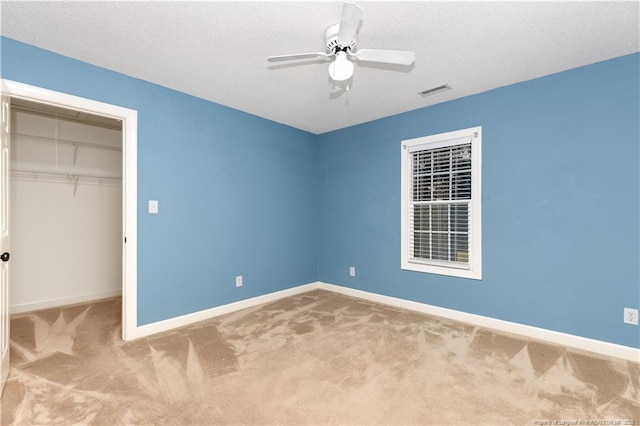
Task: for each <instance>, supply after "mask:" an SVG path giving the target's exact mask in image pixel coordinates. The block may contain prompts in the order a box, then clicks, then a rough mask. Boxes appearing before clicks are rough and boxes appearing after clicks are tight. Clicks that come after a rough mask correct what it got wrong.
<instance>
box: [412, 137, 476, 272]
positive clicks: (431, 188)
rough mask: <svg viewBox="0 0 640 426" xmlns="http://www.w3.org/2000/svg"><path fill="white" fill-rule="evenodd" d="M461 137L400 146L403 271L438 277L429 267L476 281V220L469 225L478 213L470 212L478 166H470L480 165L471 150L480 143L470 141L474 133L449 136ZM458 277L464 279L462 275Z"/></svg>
mask: <svg viewBox="0 0 640 426" xmlns="http://www.w3.org/2000/svg"><path fill="white" fill-rule="evenodd" d="M467 130H469V129H467ZM461 132H464V131H459V132H452V133H449V134H443V135H436V136H432V137H427V138H420V139H417V140H413V141H404V142H403V151H404V152H403V178H404V179H403V186H404V187H403V188H402V189H403V206H402V207H403V219H404V222H403V227H402V228H403V267H405V269H413V270H421V271H425V272H438V271H437V270H433V269H428V267H429V266H433V267H435V268H441V269H442V268H445V269H447V270H450V269H456V270H467V271H470V270H472V269H475V271H474V272H473V273H471V274H467V275H468V276H469V277H472V278H477V276H475V275H477V274H476V272H478V270H479V265H478V263H477V261H476V260H477V259H475V258H474V256H477V257H479V253H476V252H475V250H476V248H479V244H478V243H479V242H478V243H476V242H475V241H474V238H476V237H478V238H479V234H480V233H479V221H475V220H474V219H476V218H474V215H475V214H477V215H478V216H479V210H478V209H474V203H476V201H477V203H478V204H479V199H477V198H476V195H477V196H479V194H475V192H476V191H477V190H478V188H479V186H478V185H474V179H475V178H478V179H479V177H477V176H476V175H474V171H475V166H479V165H476V164H474V159H477V160H476V161H478V162H479V155H474V154H479V153H475V152H474V150H475V149H479V144H475V143H474V138H477V135H478V132H473V133H469V132H467V134H466V135H465V136H464V137H456V138H452V137H451V136H458V135H459V134H460V133H461ZM438 136H440V137H438ZM407 142H412V143H407ZM405 156H406V157H405ZM405 168H406V169H405ZM478 192H479V191H478ZM477 219H479V217H478V218H477ZM474 223H478V229H474ZM476 231H478V232H477V233H476ZM478 252H479V250H478ZM411 265H414V266H411ZM415 265H417V266H415ZM420 265H425V267H426V268H427V269H423V268H421V267H420ZM438 273H447V272H446V271H445V272H443V271H442V270H440V272H438ZM461 274H463V276H467V275H465V274H466V273H465V272H461ZM452 275H459V274H456V273H455V272H454V273H452ZM471 275H474V276H471Z"/></svg>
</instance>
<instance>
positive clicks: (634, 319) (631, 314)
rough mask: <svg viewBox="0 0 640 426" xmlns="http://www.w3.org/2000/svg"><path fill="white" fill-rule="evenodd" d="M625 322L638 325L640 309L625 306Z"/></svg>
mask: <svg viewBox="0 0 640 426" xmlns="http://www.w3.org/2000/svg"><path fill="white" fill-rule="evenodd" d="M624 323H625V324H631V325H638V310H637V309H631V308H624Z"/></svg>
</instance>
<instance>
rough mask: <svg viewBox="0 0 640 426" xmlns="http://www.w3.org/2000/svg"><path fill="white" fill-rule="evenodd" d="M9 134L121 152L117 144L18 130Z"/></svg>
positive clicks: (40, 140)
mask: <svg viewBox="0 0 640 426" xmlns="http://www.w3.org/2000/svg"><path fill="white" fill-rule="evenodd" d="M11 136H13V137H16V138H24V139H31V140H34V141H39V142H50V143H61V144H65V145H73V146H76V147H79V146H81V147H85V148H95V149H104V150H107V151H117V152H122V148H121V147H119V146H110V145H103V144H99V143H93V142H86V141H78V140H73V139H57V138H52V137H48V136H38V135H30V134H28V133H18V132H11Z"/></svg>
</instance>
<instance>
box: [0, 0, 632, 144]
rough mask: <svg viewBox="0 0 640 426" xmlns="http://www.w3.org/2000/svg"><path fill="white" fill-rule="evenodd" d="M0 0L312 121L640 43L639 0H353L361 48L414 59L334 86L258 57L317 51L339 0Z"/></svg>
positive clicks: (313, 70) (210, 93)
mask: <svg viewBox="0 0 640 426" xmlns="http://www.w3.org/2000/svg"><path fill="white" fill-rule="evenodd" d="M0 3H1V6H0V7H1V13H2V16H1V27H0V31H1V33H2V35H4V36H7V37H10V38H13V39H16V40H20V41H23V42H26V43H29V44H32V45H35V46H39V47H42V48H44V49H48V50H51V51H54V52H57V53H60V54H63V55H66V56H70V57H72V58H76V59H79V60H82V61H85V62H89V63H92V64H95V65H98V66H101V67H104V68H107V69H110V70H114V71H118V72H121V73H124V74H127V75H130V76H133V77H137V78H140V79H143V80H147V81H150V82H153V83H156V84H160V85H162V86H166V87H170V88H172V89H176V90H179V91H182V92H185V93H189V94H192V95H195V96H198V97H201V98H204V99H207V100H210V101H213V102H217V103H220V104H223V105H227V106H230V107H233V108H237V109H239V110H242V111H246V112H248V113H251V114H255V115H258V116H261V117H264V118H268V119H270V120H274V121H277V122H280V123H285V124H288V125H290V126H293V127H297V128H300V129H303V130H307V131H309V132H313V133H323V132H327V131H331V130H335V129H339V128H343V127H347V126H350V125H354V124H358V123H362V122H366V121H370V120H375V119H378V118H382V117H386V116H389V115H393V114H397V113H400V112H404V111H409V110H413V109H417V108H421V107H425V106H428V105H433V104H436V103H440V102H444V101H448V100H451V99H455V98H459V97H463V96H467V95H471V94H474V93H480V92H483V91H486V90H490V89H493V88H496V87H501V86H505V85H508V84H513V83H516V82H520V81H525V80H529V79H532V78H535V77H540V76H543V75H547V74H551V73H555V72H558V71H563V70H566V69H570V68H575V67H578V66H582V65H586V64H590V63H594V62H599V61H602V60H606V59H610V58H614V57H617V56H622V55H625V54H629V53H633V52H638V51H640V35H639V30H638V28H639V27H640V6H639V5H640V3H639V2H637V1H625V2H591V1H581V2H434V1H413V2H395V1H394V2H358V4H359V5H360V6H362V7H363V8H364V16H363V20H362V22H361V26H360V32H359V35H358V39H357V42H358V47H360V48H371V49H398V50H413V51H415V52H416V62H415V66H414V67H413V68H411V69H410V70H406V69H402V70H398V69H394V67H393V66H375V65H371V64H368V65H363V64H356V67H355V72H354V77H353V82H352V86H351V89H350V91H349V92H348V93H345V94H342V95H340V96H336V95H335V94H333V95H332V94H331V93H330V84H329V77H328V74H327V67H328V63H324V62H317V61H315V62H314V61H306V62H302V63H286V64H283V63H278V64H277V65H274V64H273V63H269V62H267V57H268V56H270V55H279V54H288V53H301V52H313V51H323V50H324V30H325V29H326V28H327V27H328V26H330V25H331V24H334V23H336V22H338V21H339V18H340V13H341V10H342V3H341V2H337V1H336V2H269V1H261V2H245V1H242V2H240V1H235V2H211V1H204V2H168V1H159V2H115V1H111V2H60V1H47V2H31V1H6V0H2V1H1V2H0ZM442 84H449V85H450V86H451V87H452V88H453V89H452V90H449V91H446V92H442V93H438V94H436V95H433V96H429V97H422V96H419V95H418V94H417V93H418V92H420V91H422V90H425V89H428V88H431V87H434V86H439V85H442Z"/></svg>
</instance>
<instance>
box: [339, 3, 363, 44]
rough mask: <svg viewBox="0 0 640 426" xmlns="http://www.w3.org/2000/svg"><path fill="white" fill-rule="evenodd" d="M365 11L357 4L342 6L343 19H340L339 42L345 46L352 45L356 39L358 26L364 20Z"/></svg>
mask: <svg viewBox="0 0 640 426" xmlns="http://www.w3.org/2000/svg"><path fill="white" fill-rule="evenodd" d="M362 11H363V9H362V8H361V7H360V6H358V5H357V4H355V3H345V4H344V6H342V17H341V18H340V30H339V31H338V40H340V41H341V42H342V43H344V44H349V43H351V40H353V39H355V38H356V31H358V24H359V23H360V19H361V18H362Z"/></svg>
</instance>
